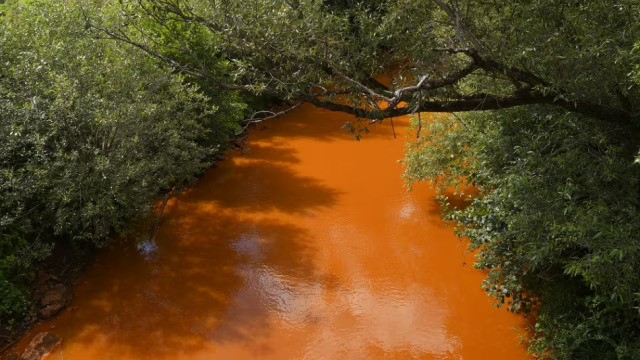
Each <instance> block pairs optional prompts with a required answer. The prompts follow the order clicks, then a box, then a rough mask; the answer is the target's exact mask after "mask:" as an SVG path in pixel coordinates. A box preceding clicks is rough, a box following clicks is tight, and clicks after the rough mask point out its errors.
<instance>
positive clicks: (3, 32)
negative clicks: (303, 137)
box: [0, 0, 244, 327]
mask: <svg viewBox="0 0 640 360" xmlns="http://www.w3.org/2000/svg"><path fill="white" fill-rule="evenodd" d="M65 4H66V6H60V4H58V3H55V2H50V1H37V0H36V1H20V2H13V1H10V2H8V3H6V4H4V5H2V6H3V7H2V11H3V16H2V18H0V44H1V46H2V47H1V48H0V63H1V64H2V67H1V68H0V119H1V121H0V191H1V193H2V202H1V203H0V324H1V325H3V326H5V327H6V326H8V325H9V326H10V325H15V322H16V321H17V320H20V319H21V318H22V317H23V316H24V315H25V314H26V312H27V310H28V306H29V304H28V299H29V291H30V289H31V287H30V286H31V284H32V281H33V279H34V276H35V269H36V268H37V266H38V264H39V263H40V262H42V261H43V260H45V259H46V258H47V257H48V256H49V255H50V254H51V252H52V250H53V248H54V247H55V246H62V245H64V247H65V248H66V249H74V248H75V249H83V248H87V247H88V246H100V245H103V244H105V243H106V242H107V241H108V240H109V239H111V238H113V237H114V236H116V235H120V234H123V233H125V232H126V231H127V229H128V227H127V225H128V224H130V223H131V221H132V219H135V218H138V217H143V216H145V215H148V214H149V213H150V211H151V210H152V208H153V204H154V201H155V200H156V199H157V198H158V196H159V195H161V194H162V193H164V192H168V191H169V190H170V189H172V188H173V187H174V186H185V185H187V184H188V183H189V182H191V181H192V180H193V179H194V177H195V176H196V175H197V174H199V173H200V172H201V171H203V169H205V168H206V167H207V166H208V165H210V164H211V161H212V160H211V159H212V156H213V155H214V154H215V153H216V152H218V151H221V150H223V149H224V147H225V146H226V144H227V143H228V141H229V139H230V138H231V137H232V136H233V134H234V133H235V132H236V131H238V128H239V120H240V119H241V118H242V114H243V106H244V105H243V103H242V102H241V101H240V99H239V98H238V96H237V95H235V94H233V93H224V94H220V95H219V96H218V97H217V98H216V99H215V101H213V100H212V99H211V98H209V97H207V96H205V95H204V94H203V93H202V91H199V90H198V88H197V87H196V86H194V85H190V84H188V83H187V82H185V79H184V78H183V77H182V76H181V75H179V74H174V73H172V71H171V69H169V68H167V67H166V66H163V65H161V64H158V63H157V61H155V60H154V59H152V58H150V57H148V56H146V55H145V54H143V53H142V52H140V51H137V50H136V49H134V48H131V47H130V46H127V45H125V44H121V43H117V42H113V41H104V40H98V39H94V38H92V37H89V36H87V35H86V29H85V22H84V18H83V16H82V12H81V11H80V10H81V7H80V6H79V5H80V4H79V3H74V2H72V1H67V2H65ZM84 10H85V11H92V12H93V13H95V14H98V13H99V14H100V15H101V16H102V18H103V19H104V20H105V21H108V20H109V17H110V14H111V13H110V12H111V11H112V10H113V9H110V8H102V9H96V8H88V7H85V8H84Z"/></svg>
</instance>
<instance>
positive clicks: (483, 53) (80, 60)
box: [0, 0, 640, 359]
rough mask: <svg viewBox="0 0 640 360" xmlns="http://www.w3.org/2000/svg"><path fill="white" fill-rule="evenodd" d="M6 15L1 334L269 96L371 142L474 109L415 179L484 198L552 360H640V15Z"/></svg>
mask: <svg viewBox="0 0 640 360" xmlns="http://www.w3.org/2000/svg"><path fill="white" fill-rule="evenodd" d="M96 3H100V4H102V5H96ZM2 9H3V16H2V20H1V21H2V24H1V25H2V28H1V29H0V43H1V44H2V48H0V64H5V65H4V66H3V68H2V69H0V111H1V112H2V113H1V115H0V117H1V118H2V123H1V124H0V126H1V127H2V129H1V130H2V131H0V136H1V137H2V139H0V147H2V148H1V149H0V150H1V151H0V171H2V172H1V175H0V176H1V177H0V181H1V182H0V188H1V189H2V196H3V202H2V204H0V216H1V222H0V236H1V237H0V293H1V294H2V298H1V300H0V301H1V303H0V313H2V319H3V321H5V322H6V321H7V320H8V319H16V318H19V315H20V314H21V313H23V312H24V311H25V309H26V306H27V303H26V302H25V291H26V289H28V286H27V285H28V284H29V279H30V278H31V277H32V276H33V275H32V272H33V271H32V265H33V264H36V263H38V262H39V261H41V260H42V259H43V258H45V257H46V256H47V254H49V253H50V252H51V248H52V247H53V246H55V245H56V244H57V243H59V242H61V241H69V242H72V243H73V244H76V245H77V244H88V243H90V244H102V243H104V242H105V241H106V240H107V239H109V238H110V237H112V236H113V235H115V234H118V233H122V232H123V231H125V230H126V228H127V224H128V223H129V222H130V220H131V219H133V218H135V217H138V216H143V215H144V214H146V213H148V212H149V210H150V207H151V205H152V203H153V200H154V199H155V198H156V197H157V196H158V194H160V193H162V192H166V191H168V190H169V189H171V188H172V187H173V186H174V185H176V184H185V183H188V182H189V181H190V180H191V179H193V176H194V174H197V173H198V172H199V171H201V170H202V169H203V168H204V167H205V166H206V165H207V163H208V160H209V159H210V158H211V154H212V153H213V152H215V151H219V150H220V149H222V148H223V146H224V144H225V143H226V141H227V140H228V139H229V138H230V136H232V135H233V134H234V132H235V131H237V124H238V121H239V119H240V118H241V117H242V109H243V106H244V105H243V103H244V102H247V101H249V99H253V98H254V97H256V96H260V97H265V96H269V97H273V98H278V99H281V100H284V101H291V102H292V103H293V102H297V101H308V102H311V103H313V104H315V105H317V106H321V107H324V108H327V109H331V110H337V111H344V112H348V113H351V114H354V115H356V116H358V117H359V118H360V119H361V120H363V121H361V122H358V123H356V124H354V126H352V127H351V129H353V131H354V132H356V135H357V134H358V131H359V129H360V128H361V127H364V126H368V124H370V123H371V122H374V123H375V122H379V121H383V120H384V119H386V118H389V117H392V116H398V115H403V114H414V113H417V112H422V111H438V112H447V113H451V112H454V113H456V115H455V116H452V117H450V118H443V119H442V120H437V121H432V122H430V123H429V124H426V123H425V124H422V122H421V121H420V120H417V121H416V133H417V134H418V135H419V140H418V142H417V143H416V144H414V145H413V146H412V147H411V149H410V150H409V152H408V155H407V160H406V164H407V176H408V178H409V180H410V181H417V180H430V181H433V182H434V183H436V184H438V185H439V187H440V189H441V190H442V192H443V194H447V193H448V192H449V191H451V188H452V187H453V188H454V189H457V190H458V191H462V190H463V189H464V188H465V186H468V185H473V186H475V187H476V188H477V189H478V191H479V194H478V196H477V197H476V198H475V200H473V202H472V203H471V205H470V206H469V207H467V208H465V209H453V208H452V209H449V211H448V212H447V216H448V217H449V218H450V219H451V220H453V221H455V222H456V223H457V226H458V230H459V231H460V233H461V235H463V236H467V237H469V238H470V239H471V242H472V244H473V246H474V247H475V248H477V249H479V250H480V252H479V256H478V261H477V265H478V267H480V268H482V269H486V270H487V271H488V274H489V275H488V278H487V280H486V282H485V287H486V289H487V292H488V293H489V294H490V295H491V296H493V297H495V298H496V300H497V302H498V303H499V304H502V303H504V304H507V305H508V306H509V307H510V308H511V309H512V310H514V311H521V312H524V313H526V314H532V315H534V316H535V317H536V319H537V320H536V328H535V330H536V331H537V335H536V337H534V338H533V340H532V341H531V349H532V351H533V352H534V353H536V354H538V355H539V356H541V357H554V358H558V359H585V358H589V357H591V358H595V359H602V358H620V359H634V358H639V357H640V342H639V341H638V339H639V338H640V331H639V330H638V329H640V311H639V309H640V295H639V294H640V232H639V230H640V229H639V227H640V225H639V224H640V223H639V222H638V220H639V219H640V184H639V181H640V176H639V175H640V173H639V172H640V164H639V162H640V153H639V149H640V91H639V90H638V89H639V85H640V1H638V0H593V1H588V2H575V1H555V0H525V1H518V2H505V1H499V0H483V1H477V0H432V1H421V0H381V1H373V0H372V1H356V0H331V1H330V0H325V1H321V0H256V1H252V2H251V3H250V5H247V3H246V2H245V1H241V0H225V1H213V0H136V1H113V2H110V1H104V2H100V1H98V2H94V1H88V0H87V1H81V0H77V2H74V1H67V2H65V3H64V6H57V7H56V6H53V5H48V4H47V3H46V2H44V1H42V2H37V1H26V0H23V1H16V0H14V1H10V2H8V3H7V4H5V5H3V8H2ZM383 73H387V74H389V73H391V74H393V76H392V79H391V85H390V86H385V85H383V84H381V83H380V82H378V81H377V80H376V79H379V78H378V77H377V76H378V75H380V74H383ZM479 110H487V111H482V112H481V111H479ZM461 112H465V113H464V114H462V113H461ZM365 119H367V120H365ZM423 127H424V128H423ZM443 201H444V202H445V204H446V202H447V200H446V197H443Z"/></svg>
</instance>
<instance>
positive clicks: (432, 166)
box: [406, 107, 640, 359]
mask: <svg viewBox="0 0 640 360" xmlns="http://www.w3.org/2000/svg"><path fill="white" fill-rule="evenodd" d="M625 137H626V135H625V134H624V131H623V129H619V128H612V127H604V126H602V125H601V124H598V122H596V121H593V120H590V119H587V118H584V117H579V116H576V115H574V114H568V113H565V112H561V111H557V110H554V109H551V108H546V107H530V108H518V109H512V110H505V111H500V112H485V113H474V114H472V115H467V116H464V118H462V119H458V118H455V117H449V118H446V119H442V120H435V121H433V122H432V123H430V124H429V127H428V129H427V132H426V134H425V136H424V137H423V138H422V139H420V141H419V142H417V143H416V144H413V145H412V146H411V148H410V149H409V151H408V154H407V158H406V164H407V173H406V175H407V177H408V179H409V181H419V180H429V181H431V182H433V183H435V184H436V185H438V187H439V189H440V191H441V192H442V193H443V194H444V193H447V192H448V191H450V190H451V187H452V186H454V188H455V189H457V190H458V194H460V193H462V189H464V188H465V186H469V185H472V186H475V188H476V189H477V190H478V191H479V195H478V196H477V197H475V198H474V199H473V201H472V202H471V204H470V205H469V206H468V207H466V208H463V209H454V208H451V207H450V206H448V200H447V198H446V197H443V202H444V205H445V208H447V209H448V211H447V217H448V219H449V220H451V221H454V222H455V223H456V224H457V231H458V232H459V234H460V235H461V236H464V237H468V238H469V239H470V240H471V245H472V248H474V249H478V250H479V254H478V257H477V263H476V266H477V267H478V268H480V269H483V270H486V271H487V273H488V277H487V279H486V280H485V282H484V288H485V289H486V291H487V293H489V294H490V295H491V296H493V297H494V298H495V299H496V301H497V303H498V305H501V304H507V305H508V307H509V308H510V309H511V310H513V311H520V312H524V313H525V314H534V315H536V316H537V324H536V331H537V336H536V337H535V338H534V339H533V340H532V342H531V349H532V350H533V351H534V352H536V353H538V354H539V355H541V356H543V357H544V356H545V355H550V354H549V353H548V351H549V349H552V350H553V352H552V353H551V354H552V355H553V357H554V358H557V359H584V358H593V359H606V358H609V356H614V357H613V358H616V356H617V358H621V359H633V358H637V356H640V341H638V339H640V330H639V329H640V326H639V325H640V313H639V312H638V305H640V303H639V300H640V299H639V297H638V289H640V277H638V273H640V245H639V244H640V238H639V236H640V235H639V234H640V223H638V221H637V219H638V218H640V198H639V196H638V194H639V193H640V183H639V182H640V167H639V166H638V165H637V164H633V162H632V161H630V157H629V154H628V152H627V151H626V150H625V142H626V139H625ZM465 196H469V195H465ZM579 354H582V355H579ZM584 354H588V355H589V356H590V357H586V356H584Z"/></svg>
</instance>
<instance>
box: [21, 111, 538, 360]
mask: <svg viewBox="0 0 640 360" xmlns="http://www.w3.org/2000/svg"><path fill="white" fill-rule="evenodd" d="M347 120H349V118H348V117H347V116H345V115H341V114H336V113H330V112H326V111H321V110H317V109H314V108H312V107H310V106H305V107H302V108H299V109H298V110H296V111H294V112H292V113H290V114H289V115H287V116H286V117H285V118H282V119H278V120H275V121H273V122H271V123H269V124H268V128H263V129H256V130H254V131H253V132H252V133H251V136H250V139H249V141H248V146H249V148H248V149H247V150H246V151H244V152H237V153H232V154H231V155H230V156H229V159H228V160H226V161H225V162H223V163H222V164H220V166H219V167H218V168H216V169H215V170H212V171H210V172H209V173H208V174H206V176H205V177H204V178H203V179H202V180H201V181H200V182H199V183H198V184H197V185H196V186H195V187H194V188H193V189H191V190H189V191H188V192H186V193H185V194H182V195H181V196H180V197H179V198H178V199H177V200H173V201H171V202H170V204H169V205H168V207H167V209H166V211H165V218H164V221H163V223H162V226H161V227H160V230H159V232H158V235H157V238H156V241H155V242H154V243H151V242H146V243H142V244H141V245H139V246H138V247H136V246H135V245H132V244H129V243H120V244H117V245H116V246H114V247H113V248H112V249H109V250H107V251H106V252H105V253H104V254H103V255H102V256H101V257H100V259H99V260H98V262H97V263H96V264H95V265H94V266H93V267H92V269H91V270H90V271H89V273H88V274H87V275H86V276H85V278H84V279H83V280H82V282H81V284H79V286H78V288H77V291H76V298H75V299H74V302H73V306H72V308H71V309H70V310H69V311H67V312H65V313H64V314H62V315H61V316H60V317H58V318H57V319H54V320H53V321H51V322H49V323H45V324H43V325H42V326H40V328H39V329H36V331H34V332H33V334H32V335H31V336H33V335H34V334H35V333H36V332H37V331H43V330H50V329H53V330H51V331H53V332H54V333H56V334H57V335H59V336H61V337H62V338H63V339H64V343H63V346H62V347H61V348H60V349H59V350H58V351H57V352H56V353H54V354H53V355H52V356H51V357H50V358H51V359H66V360H85V359H125V360H126V359H255V358H268V359H485V358H493V359H525V358H527V357H526V354H525V350H524V348H523V347H522V346H521V345H520V344H519V340H518V338H517V336H518V329H522V327H523V321H522V320H521V319H519V318H517V317H515V316H513V315H511V314H508V313H507V312H505V311H502V310H498V309H495V308H493V307H492V306H491V301H490V299H489V298H488V297H487V296H486V295H485V294H484V292H483V291H482V290H481V289H480V283H481V281H482V276H483V275H482V274H481V273H480V272H477V271H475V270H473V269H470V268H469V267H468V266H463V264H464V263H465V261H466V258H467V257H468V254H465V250H464V243H462V242H461V241H460V240H458V239H456V238H454V236H453V234H452V230H451V229H450V228H447V227H445V226H444V225H443V224H442V222H441V221H440V219H439V214H438V207H437V204H436V202H435V200H434V193H433V192H432V190H430V189H429V188H427V187H426V186H418V187H417V188H416V189H415V190H414V192H412V193H407V192H405V188H404V185H403V183H402V179H401V173H402V168H401V166H400V165H399V164H398V159H400V158H401V157H402V150H403V147H404V146H403V140H400V139H402V133H403V132H404V133H406V132H407V129H406V125H407V124H406V122H407V121H406V119H405V120H404V121H399V120H398V121H396V130H397V131H398V132H399V133H400V134H401V136H400V137H399V139H397V140H394V139H393V136H392V134H391V129H390V128H389V127H388V125H387V124H383V125H381V126H377V127H375V128H373V129H372V130H373V133H372V134H370V135H369V136H367V137H365V138H364V140H363V141H361V142H357V141H354V140H353V138H352V137H351V136H350V135H348V134H346V133H345V132H344V131H343V130H341V129H340V126H341V125H342V124H343V123H344V122H345V121H347ZM28 340H29V339H28V338H27V339H26V340H25V342H26V341H28ZM21 346H24V344H22V345H21Z"/></svg>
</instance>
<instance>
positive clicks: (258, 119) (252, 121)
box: [236, 102, 302, 136]
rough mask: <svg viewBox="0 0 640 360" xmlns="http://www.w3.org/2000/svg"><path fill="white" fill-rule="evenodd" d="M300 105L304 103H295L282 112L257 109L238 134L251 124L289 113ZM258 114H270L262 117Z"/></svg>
mask: <svg viewBox="0 0 640 360" xmlns="http://www.w3.org/2000/svg"><path fill="white" fill-rule="evenodd" d="M300 105H302V102H298V103H295V104H293V105H292V106H291V107H288V108H286V109H284V110H282V111H280V112H273V111H266V110H261V111H257V112H255V113H254V114H253V115H252V116H251V117H250V118H249V119H246V120H244V121H243V122H244V123H245V126H244V127H243V128H242V130H240V131H239V132H237V133H236V136H238V135H242V133H244V132H245V131H246V130H247V128H249V126H251V124H258V123H261V122H263V121H267V120H271V119H275V118H277V117H280V116H282V115H285V114H287V113H289V112H290V111H292V110H294V109H297V108H298V107H299V106H300ZM258 114H269V115H268V116H265V117H261V118H256V116H257V115H258Z"/></svg>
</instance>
